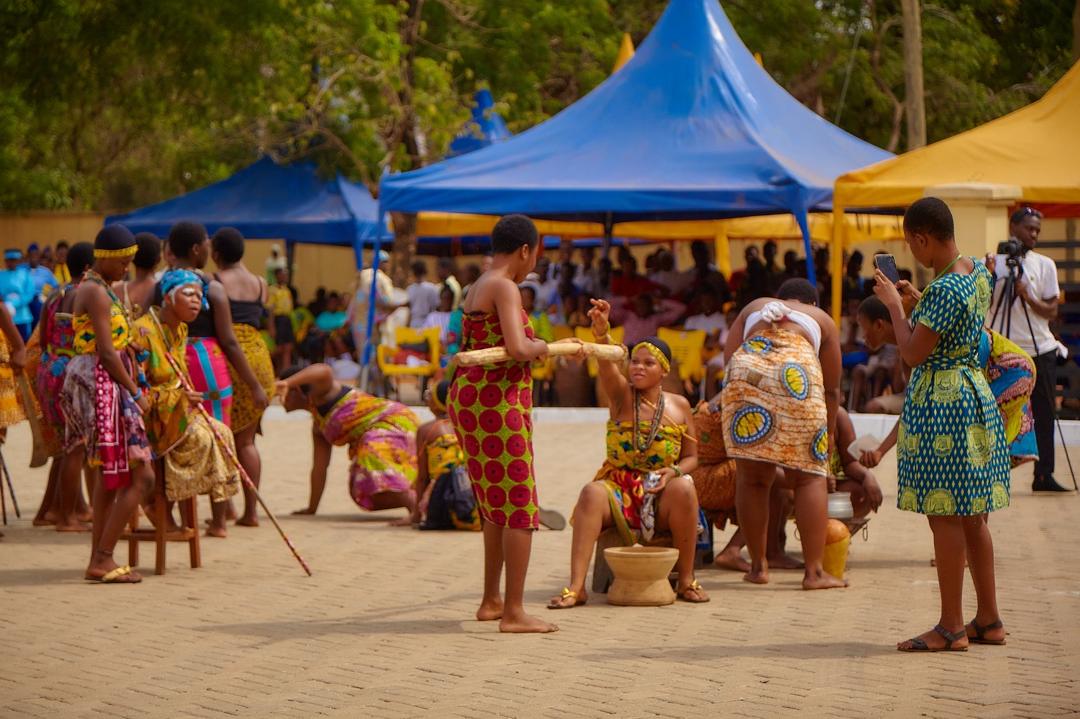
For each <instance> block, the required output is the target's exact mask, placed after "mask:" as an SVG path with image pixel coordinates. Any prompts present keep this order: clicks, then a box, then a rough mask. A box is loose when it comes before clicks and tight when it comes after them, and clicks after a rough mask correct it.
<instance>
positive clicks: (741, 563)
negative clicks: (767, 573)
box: [713, 552, 750, 572]
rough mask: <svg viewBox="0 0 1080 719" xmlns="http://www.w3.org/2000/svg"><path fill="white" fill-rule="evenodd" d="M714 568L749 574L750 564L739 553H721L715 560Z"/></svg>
mask: <svg viewBox="0 0 1080 719" xmlns="http://www.w3.org/2000/svg"><path fill="white" fill-rule="evenodd" d="M713 566H715V567H716V568H717V569H727V570H729V571H732V572H749V571H750V562H748V561H746V560H745V559H743V558H742V555H740V554H739V553H738V552H721V553H720V554H717V555H716V559H714V560H713Z"/></svg>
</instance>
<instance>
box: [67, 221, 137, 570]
mask: <svg viewBox="0 0 1080 719" xmlns="http://www.w3.org/2000/svg"><path fill="white" fill-rule="evenodd" d="M135 250H136V245H135V236H134V235H132V234H131V232H130V231H129V230H128V229H127V228H126V227H124V226H123V225H109V226H108V227H106V228H105V229H103V230H102V231H101V232H99V233H98V235H97V238H96V239H95V240H94V266H93V267H92V268H90V269H89V270H87V271H86V274H85V275H84V277H83V281H82V282H81V283H80V284H79V288H78V289H77V290H76V291H75V301H74V303H73V305H72V310H71V311H72V315H73V318H72V327H73V329H74V332H75V338H74V350H75V356H74V357H73V358H72V359H71V362H69V363H68V366H67V371H66V373H65V376H64V389H63V394H62V408H63V412H64V419H65V420H66V433H67V434H66V446H67V447H68V448H69V449H70V448H71V447H74V446H75V445H78V444H83V445H84V446H85V447H86V456H87V458H88V461H89V463H90V464H91V466H95V467H98V468H100V476H99V478H98V481H97V485H96V486H95V487H94V530H93V542H92V547H91V556H90V564H89V566H88V567H87V568H86V574H85V577H86V579H88V580H92V581H98V582H104V583H108V584H111V583H125V584H130V583H135V582H140V581H142V577H141V576H139V574H138V573H137V572H135V571H133V570H132V569H131V567H129V566H119V565H117V563H116V562H115V561H113V556H112V555H113V549H114V548H115V547H116V542H117V541H118V540H119V539H120V534H121V533H122V532H123V531H124V527H125V526H126V525H127V523H128V521H129V520H130V519H131V515H132V513H134V511H135V509H136V507H137V506H138V504H139V501H140V500H141V499H142V497H143V495H144V493H145V492H146V491H147V490H148V489H149V488H150V487H151V486H152V485H153V481H154V472H153V469H152V468H151V466H150V446H149V442H148V441H147V438H146V426H145V425H144V423H143V414H145V413H146V412H147V411H149V409H150V404H149V401H148V399H147V397H146V394H145V393H144V391H143V388H142V387H140V386H139V383H138V378H139V376H140V373H139V371H138V366H137V363H136V358H135V356H134V348H133V347H132V346H131V344H132V333H131V324H130V322H129V319H128V316H127V311H126V310H125V309H124V305H123V303H122V302H121V301H120V298H119V297H117V296H116V294H115V293H114V292H113V291H112V287H111V284H112V283H113V282H116V281H118V280H120V279H122V278H123V277H124V276H125V275H126V274H127V270H128V265H130V264H131V259H132V258H133V257H134V256H135Z"/></svg>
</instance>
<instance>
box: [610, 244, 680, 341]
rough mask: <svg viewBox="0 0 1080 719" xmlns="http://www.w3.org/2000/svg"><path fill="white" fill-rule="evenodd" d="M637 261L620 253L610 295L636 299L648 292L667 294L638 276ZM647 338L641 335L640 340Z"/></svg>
mask: <svg viewBox="0 0 1080 719" xmlns="http://www.w3.org/2000/svg"><path fill="white" fill-rule="evenodd" d="M637 267H638V265H637V260H636V259H634V256H633V255H631V254H630V252H629V250H628V251H627V252H626V254H621V253H620V258H619V272H618V274H614V275H612V277H611V294H612V296H613V297H616V298H617V297H637V296H640V295H642V294H645V293H648V292H657V291H661V290H662V291H663V292H664V293H666V292H667V289H666V288H661V287H660V285H658V284H656V283H655V282H652V281H651V280H649V279H648V278H647V277H645V276H644V275H641V274H638V270H637ZM644 337H648V334H645V335H642V338H644Z"/></svg>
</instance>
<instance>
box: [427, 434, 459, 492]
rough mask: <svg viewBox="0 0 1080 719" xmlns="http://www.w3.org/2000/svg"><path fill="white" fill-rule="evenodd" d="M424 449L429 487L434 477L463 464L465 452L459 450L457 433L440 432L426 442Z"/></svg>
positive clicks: (436, 477) (433, 481)
mask: <svg viewBox="0 0 1080 719" xmlns="http://www.w3.org/2000/svg"><path fill="white" fill-rule="evenodd" d="M426 449H427V466H428V479H430V480H431V484H429V485H428V488H429V489H430V488H431V486H432V485H433V484H434V483H435V480H436V479H438V478H439V477H441V476H442V475H444V474H446V473H447V472H449V471H451V470H453V469H454V467H457V466H458V465H462V464H465V453H464V452H462V451H461V444H459V443H458V440H457V435H454V434H440V435H439V436H438V437H436V438H435V439H433V440H431V441H430V442H428V443H427V446H426Z"/></svg>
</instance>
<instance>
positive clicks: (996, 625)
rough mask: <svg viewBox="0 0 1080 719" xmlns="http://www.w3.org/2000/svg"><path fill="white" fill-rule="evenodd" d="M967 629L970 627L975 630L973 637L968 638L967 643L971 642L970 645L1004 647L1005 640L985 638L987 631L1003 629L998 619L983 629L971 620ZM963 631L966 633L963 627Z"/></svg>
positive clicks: (965, 628)
mask: <svg viewBox="0 0 1080 719" xmlns="http://www.w3.org/2000/svg"><path fill="white" fill-rule="evenodd" d="M968 627H971V628H972V629H974V630H975V636H973V637H971V636H969V637H968V641H969V642H971V643H972V644H990V645H993V646H995V647H1002V646H1005V640H1004V639H987V638H986V633H987V632H988V631H990V630H991V629H1003V628H1004V625H1003V624H1002V623H1001V620H1000V619H999V620H997V621H996V622H993V623H991V624H987V625H986V626H985V627H982V626H979V623H978V622H976V621H975V620H974V619H972V620H971V621H970V622H969V623H968ZM964 631H965V633H966V632H967V627H964Z"/></svg>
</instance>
